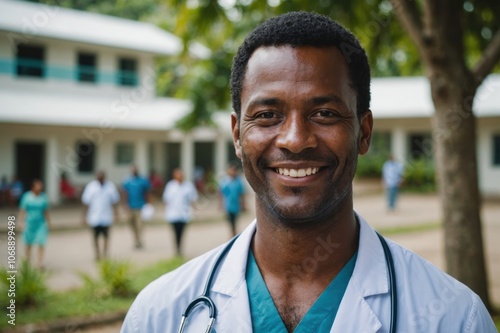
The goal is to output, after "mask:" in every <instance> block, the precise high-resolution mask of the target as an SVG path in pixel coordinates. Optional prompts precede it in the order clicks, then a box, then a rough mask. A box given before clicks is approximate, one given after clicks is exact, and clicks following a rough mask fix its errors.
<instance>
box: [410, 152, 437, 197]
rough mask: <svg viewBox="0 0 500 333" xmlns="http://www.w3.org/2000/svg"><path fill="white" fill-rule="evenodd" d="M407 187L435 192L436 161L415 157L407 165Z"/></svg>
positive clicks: (419, 190) (413, 189)
mask: <svg viewBox="0 0 500 333" xmlns="http://www.w3.org/2000/svg"><path fill="white" fill-rule="evenodd" d="M403 186H404V188H405V189H408V190H410V191H418V192H433V191H435V190H436V170H435V166H434V162H433V161H432V160H427V159H414V160H411V161H410V163H408V165H406V166H405V172H404V182H403Z"/></svg>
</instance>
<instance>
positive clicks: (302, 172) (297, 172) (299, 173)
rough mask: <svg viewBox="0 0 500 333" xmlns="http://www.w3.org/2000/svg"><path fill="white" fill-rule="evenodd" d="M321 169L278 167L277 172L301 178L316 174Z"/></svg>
mask: <svg viewBox="0 0 500 333" xmlns="http://www.w3.org/2000/svg"><path fill="white" fill-rule="evenodd" d="M318 171H319V168H317V167H314V168H307V169H287V168H276V172H277V173H279V174H280V175H283V176H289V177H293V178H301V177H306V176H310V175H314V174H316V173H317V172H318Z"/></svg>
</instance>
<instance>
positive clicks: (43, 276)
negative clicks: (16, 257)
mask: <svg viewBox="0 0 500 333" xmlns="http://www.w3.org/2000/svg"><path fill="white" fill-rule="evenodd" d="M9 276H10V274H7V269H4V268H2V270H1V271H0V279H1V282H0V289H1V293H2V295H7V292H8V290H9V285H10V282H9V280H7V278H8V277H9ZM15 285H16V289H15V300H16V307H36V306H39V305H40V304H43V303H44V301H45V298H46V297H47V293H48V288H47V273H45V272H43V271H40V270H39V269H36V268H34V267H33V266H31V265H30V264H29V263H28V262H27V261H26V260H23V261H22V263H21V266H20V267H19V268H18V269H17V274H16V283H15ZM4 301H5V302H7V301H9V298H7V297H6V298H3V297H2V301H1V302H0V303H1V306H2V307H3V306H6V305H7V304H6V303H4Z"/></svg>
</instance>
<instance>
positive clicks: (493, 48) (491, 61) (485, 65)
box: [472, 30, 500, 85]
mask: <svg viewBox="0 0 500 333" xmlns="http://www.w3.org/2000/svg"><path fill="white" fill-rule="evenodd" d="M499 61H500V30H498V31H497V32H496V33H495V35H494V36H493V38H492V39H491V42H490V43H489V44H488V46H487V47H486V49H485V50H484V53H483V56H482V57H481V59H479V60H478V61H477V62H476V64H475V65H474V68H473V70H472V74H473V75H474V78H475V80H476V85H480V84H481V82H482V81H483V79H484V78H485V77H486V76H487V75H488V74H489V73H490V72H491V71H492V70H493V68H494V67H495V65H496V64H497V63H498V62H499Z"/></svg>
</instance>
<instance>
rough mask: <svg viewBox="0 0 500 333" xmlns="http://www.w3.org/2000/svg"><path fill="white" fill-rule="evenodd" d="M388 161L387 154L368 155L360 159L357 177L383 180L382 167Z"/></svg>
mask: <svg viewBox="0 0 500 333" xmlns="http://www.w3.org/2000/svg"><path fill="white" fill-rule="evenodd" d="M386 160H387V156H386V155H385V154H368V155H365V156H362V157H360V158H359V159H358V167H357V170H356V177H359V178H381V177H382V167H383V166H384V162H385V161H386Z"/></svg>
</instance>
